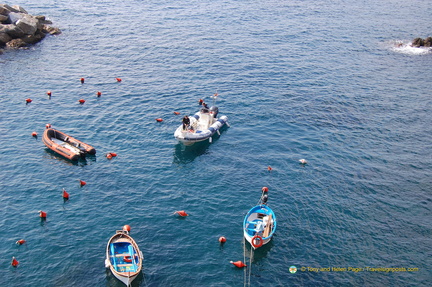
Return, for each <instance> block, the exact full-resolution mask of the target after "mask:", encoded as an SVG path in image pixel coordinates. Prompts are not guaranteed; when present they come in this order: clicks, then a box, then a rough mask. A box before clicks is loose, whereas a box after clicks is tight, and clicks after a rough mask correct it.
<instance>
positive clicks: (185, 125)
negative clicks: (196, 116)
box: [183, 116, 190, 130]
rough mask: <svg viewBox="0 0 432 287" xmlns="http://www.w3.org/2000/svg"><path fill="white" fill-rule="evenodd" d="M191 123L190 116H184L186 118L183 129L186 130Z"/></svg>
mask: <svg viewBox="0 0 432 287" xmlns="http://www.w3.org/2000/svg"><path fill="white" fill-rule="evenodd" d="M189 125H190V120H189V117H188V116H184V118H183V129H184V130H186V129H187V127H188V126H189Z"/></svg>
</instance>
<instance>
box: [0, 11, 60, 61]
mask: <svg viewBox="0 0 432 287" xmlns="http://www.w3.org/2000/svg"><path fill="white" fill-rule="evenodd" d="M51 24H52V22H51V21H50V20H47V19H46V18H45V16H42V15H40V16H32V15H30V14H28V13H27V11H26V10H25V9H24V8H22V7H21V6H18V5H13V6H9V5H7V4H0V54H2V53H3V50H2V49H3V48H7V49H18V48H25V47H28V46H30V45H33V44H36V43H38V42H40V41H41V40H42V39H44V38H45V36H46V35H48V34H49V35H58V34H60V33H61V31H60V29H59V28H56V27H52V26H50V25H51Z"/></svg>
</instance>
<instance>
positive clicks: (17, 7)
mask: <svg viewBox="0 0 432 287" xmlns="http://www.w3.org/2000/svg"><path fill="white" fill-rule="evenodd" d="M11 7H12V8H13V9H15V10H16V11H18V12H20V13H24V14H28V13H27V11H26V10H25V9H24V8H23V7H21V6H19V5H12V6H11Z"/></svg>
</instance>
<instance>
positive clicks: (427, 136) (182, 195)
mask: <svg viewBox="0 0 432 287" xmlns="http://www.w3.org/2000/svg"><path fill="white" fill-rule="evenodd" d="M426 3H427V1H417V2H416V3H414V4H413V3H405V2H404V1H391V3H380V4H379V7H378V5H377V4H376V3H375V2H373V3H372V2H364V3H363V2H356V3H345V2H344V3H341V2H339V1H336V2H334V1H318V2H316V1H297V2H290V3H279V2H274V1H271V2H266V3H256V2H252V1H246V2H241V3H238V2H235V3H234V2H232V3H231V2H229V1H228V2H227V1H225V2H217V3H215V2H198V1H197V2H194V3H192V4H191V3H189V2H188V3H185V2H184V3H183V2H164V4H160V3H156V2H146V3H143V2H141V1H134V2H128V3H126V2H125V3H120V2H119V3H111V2H110V3H108V2H104V1H102V2H101V1H99V2H98V3H96V4H92V5H89V4H88V3H85V2H82V1H72V2H71V1H69V2H67V3H66V2H65V3H60V2H57V1H42V2H41V3H27V2H26V1H22V3H19V4H20V5H22V6H23V7H25V8H26V9H27V10H28V11H29V13H30V14H44V15H47V16H48V17H49V18H51V19H53V21H54V25H57V26H59V27H60V28H61V29H62V30H63V34H61V35H60V36H58V37H47V38H46V39H45V40H44V41H43V42H42V43H40V44H38V45H36V46H34V47H32V48H30V49H29V50H23V51H16V52H6V53H5V54H4V55H2V56H0V65H1V66H2V70H3V71H5V72H3V73H2V75H0V84H1V87H2V89H1V97H0V106H1V108H2V112H1V115H2V116H1V118H0V122H1V125H0V129H1V133H0V139H1V142H2V149H1V160H0V170H1V172H0V174H1V175H2V185H1V186H2V188H1V191H2V192H1V195H0V198H1V201H0V208H1V210H3V211H4V213H3V218H2V219H1V221H0V222H1V227H2V228H3V230H5V231H6V230H7V232H8V236H7V239H5V244H4V245H3V246H2V247H1V251H2V254H4V256H3V257H2V258H1V259H0V262H1V265H2V266H3V270H4V272H3V273H2V274H4V275H2V276H0V278H1V279H0V282H2V283H3V285H7V286H84V285H95V286H120V284H119V283H118V281H117V280H116V279H115V278H113V276H112V275H110V273H109V272H105V268H104V249H105V244H106V241H107V240H108V239H109V237H110V236H111V235H112V234H113V232H115V230H116V229H118V228H121V226H123V225H124V224H130V225H131V226H132V235H133V236H134V237H135V238H136V240H137V242H138V244H139V245H140V247H141V249H142V250H143V253H144V256H145V261H144V276H142V277H140V278H138V279H137V280H136V281H135V284H134V286H180V285H184V284H189V285H192V286H242V285H243V283H244V273H243V271H242V270H237V269H235V268H233V266H232V265H231V264H229V261H230V260H234V261H237V260H243V247H242V246H243V243H242V230H241V222H242V220H243V216H244V214H245V213H246V212H247V210H248V209H249V208H250V207H251V206H252V205H254V204H255V203H256V202H257V201H258V199H259V195H260V191H261V187H262V186H268V187H269V188H270V200H269V204H270V205H271V206H272V208H273V209H274V210H275V212H276V213H277V215H278V230H277V232H276V234H275V237H274V239H273V241H272V242H271V243H270V244H269V245H267V246H265V247H264V248H262V249H261V250H258V251H257V252H256V253H255V255H254V260H253V264H252V276H251V286H268V285H270V286H287V285H306V286H317V285H318V286H334V285H366V286H381V285H396V286H406V285H409V284H414V285H420V284H422V283H424V282H428V281H430V280H431V277H430V273H428V272H427V270H428V269H427V268H428V265H427V262H428V258H429V257H430V254H429V252H428V250H429V246H430V245H431V243H432V242H431V240H430V231H431V225H430V221H428V220H427V219H428V218H429V217H430V207H429V206H430V201H431V200H430V195H429V194H430V192H429V191H430V188H431V186H432V184H431V181H430V179H429V178H430V168H431V153H430V149H429V147H430V142H431V140H432V138H431V134H432V130H431V127H430V122H431V121H432V118H431V100H430V96H431V94H430V89H429V86H430V76H429V73H427V67H429V66H430V64H431V60H432V58H431V53H430V51H427V50H426V49H419V50H417V49H415V48H411V47H409V46H408V43H409V41H410V39H414V38H416V37H426V36H429V35H427V33H430V31H427V27H429V26H430V25H429V22H428V19H429V18H428V15H430V13H428V12H430V7H429V5H426ZM422 15H423V16H422ZM414 18H415V19H416V21H413V20H412V19H414ZM131 23H132V24H131ZM396 39H406V40H396ZM397 43H402V44H403V45H402V46H400V47H397V46H396V44H397ZM418 51H425V53H423V52H422V53H420V52H418ZM417 52H418V53H417ZM81 77H85V78H86V82H85V84H84V85H81V84H80V83H79V79H80V78H81ZM115 77H120V78H122V79H123V81H122V82H121V83H117V82H116V81H115ZM47 90H51V91H52V92H53V96H52V98H51V99H48V98H47V96H46V95H45V93H46V91H47ZM97 91H101V92H102V97H100V98H97V97H96V92H97ZM216 91H217V92H218V93H219V94H220V98H219V99H218V102H217V104H218V106H219V108H220V114H221V115H227V116H228V118H229V122H230V125H231V127H230V128H225V129H224V130H223V131H222V135H221V136H220V137H216V138H215V140H214V142H213V143H212V144H209V143H201V144H197V145H195V146H193V147H184V146H183V145H181V144H178V143H176V142H175V141H174V138H173V132H174V130H175V129H176V127H177V126H178V125H179V124H180V120H181V116H176V115H174V114H173V111H178V112H180V113H181V114H182V115H184V114H193V113H195V112H196V111H197V110H198V105H197V102H198V99H200V98H205V100H210V99H209V96H210V95H212V94H214V93H215V92H216ZM28 97H30V98H32V99H33V102H32V103H31V104H29V105H25V103H24V100H25V99H26V98H28ZM80 98H84V99H86V103H85V104H84V105H79V104H78V99H80ZM159 117H162V118H163V119H164V121H163V122H162V123H157V122H156V121H155V118H159ZM46 123H51V124H53V126H54V127H56V128H58V129H61V130H62V131H65V132H67V133H71V134H73V135H74V136H75V137H76V138H78V139H82V140H84V141H86V142H89V143H90V144H92V145H94V146H95V147H96V149H97V155H96V156H95V157H92V158H88V159H86V160H84V161H79V162H78V163H71V162H69V161H67V160H65V159H62V158H61V157H59V156H58V155H56V154H54V153H52V152H51V151H49V150H48V149H47V148H45V146H44V145H43V144H42V142H41V136H42V133H43V129H44V127H45V124H46ZM32 131H37V132H38V133H39V137H38V138H32V137H31V136H30V134H31V132H32ZM107 152H116V153H117V154H118V157H117V158H115V159H113V160H111V161H109V160H107V159H106V158H105V157H104V155H105V153H107ZM300 158H306V159H307V160H308V162H309V163H308V164H307V165H301V164H299V162H298V160H299V159H300ZM268 166H272V167H273V171H272V172H268V171H267V167H268ZM79 179H83V180H85V181H86V182H87V185H86V186H85V187H82V188H80V187H79V184H78V180H79ZM62 188H65V189H66V190H67V191H68V192H69V193H70V195H71V198H70V200H69V201H68V202H63V200H62V198H61V190H62ZM182 209H184V210H187V211H188V212H189V213H190V214H191V215H190V216H189V217H188V218H185V219H178V218H177V217H175V216H174V215H173V212H174V211H175V210H182ZM38 210H46V211H47V212H48V220H47V221H46V222H40V221H39V218H38V217H37V216H38V213H37V212H38ZM221 235H224V236H226V237H227V238H228V242H227V243H226V244H225V245H224V246H223V247H221V246H219V244H218V242H217V238H218V237H219V236H221ZM20 238H24V239H26V240H27V242H28V243H27V244H26V245H24V246H20V247H18V246H16V245H15V241H16V240H18V239H20ZM248 252H249V249H247V253H248ZM12 256H15V257H17V258H18V260H19V261H20V263H21V264H20V266H19V267H18V268H17V269H13V268H12V267H10V266H9V264H10V258H11V257H12ZM291 265H296V266H297V267H298V268H299V269H300V268H301V267H314V268H316V267H349V266H351V267H366V266H370V267H406V268H408V267H418V268H420V271H419V272H415V273H413V272H404V273H394V274H386V273H379V272H359V273H350V272H340V273H336V272H327V273H314V272H301V271H299V272H297V273H296V274H290V273H289V271H288V268H289V266H291Z"/></svg>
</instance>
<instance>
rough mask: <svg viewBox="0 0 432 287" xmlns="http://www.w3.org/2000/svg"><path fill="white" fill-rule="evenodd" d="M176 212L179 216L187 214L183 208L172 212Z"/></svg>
mask: <svg viewBox="0 0 432 287" xmlns="http://www.w3.org/2000/svg"><path fill="white" fill-rule="evenodd" d="M176 213H177V214H178V215H180V216H189V214H187V213H186V211H184V210H179V211H176V212H174V214H176Z"/></svg>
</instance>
